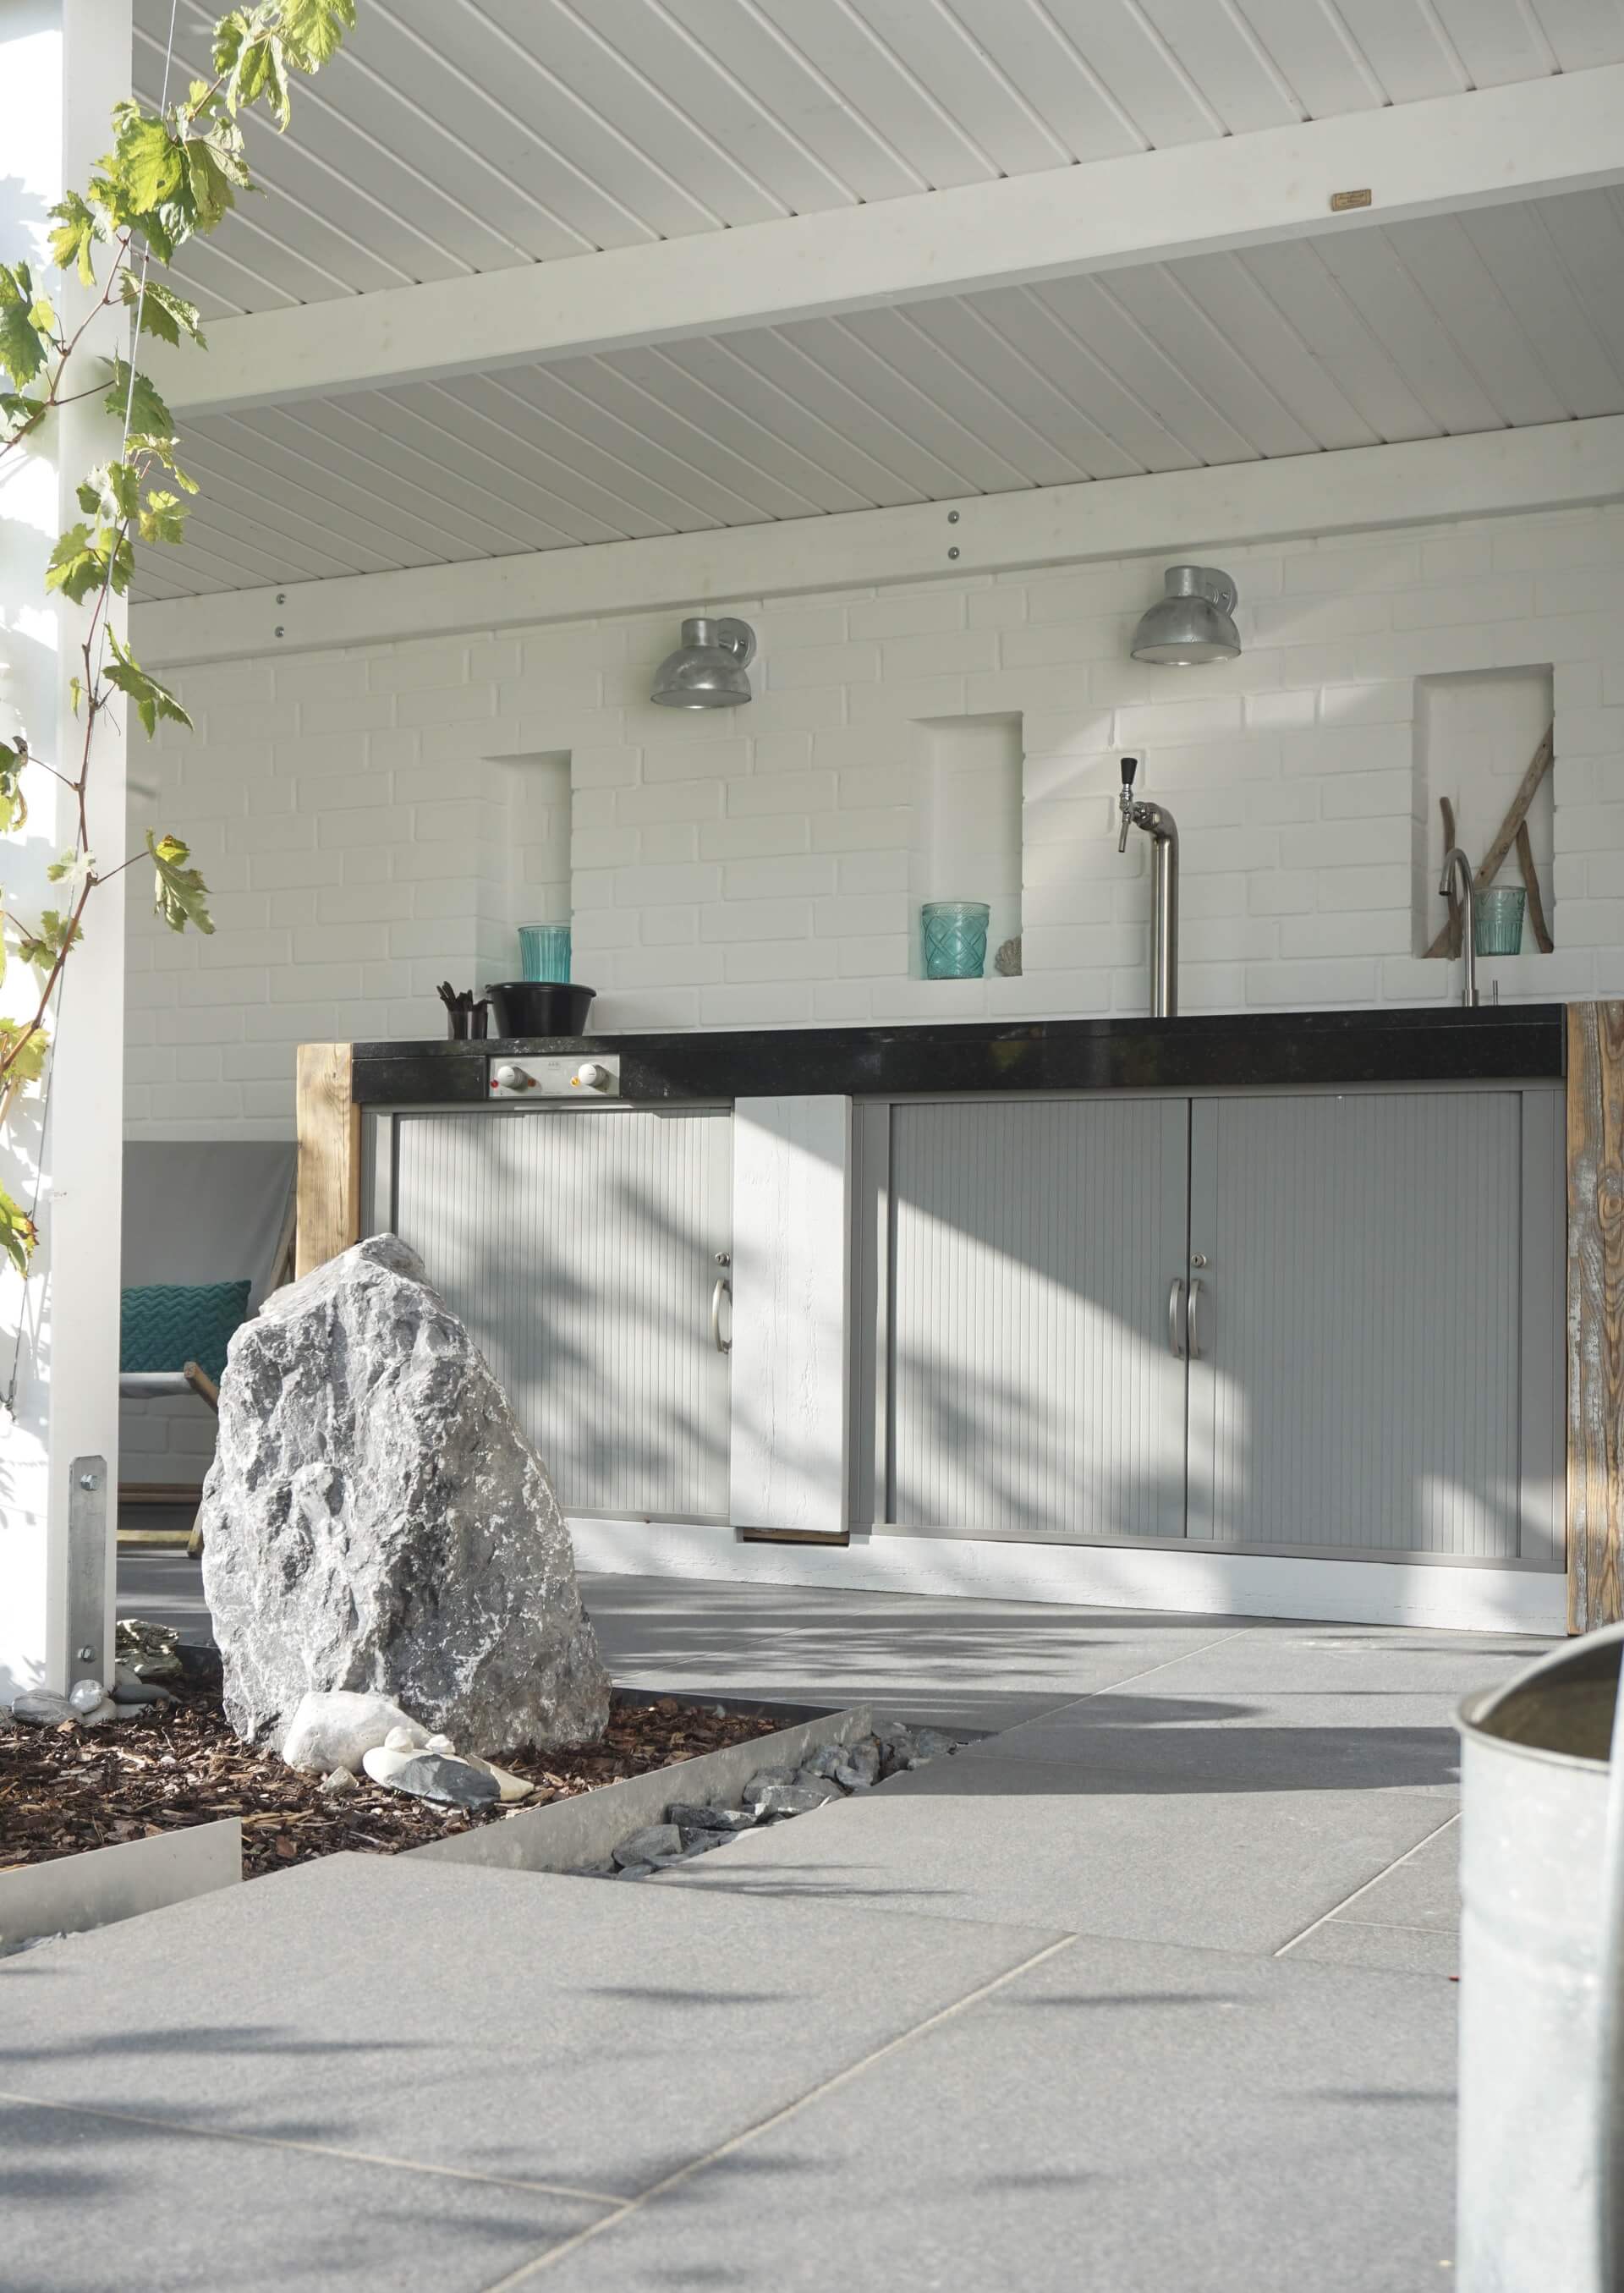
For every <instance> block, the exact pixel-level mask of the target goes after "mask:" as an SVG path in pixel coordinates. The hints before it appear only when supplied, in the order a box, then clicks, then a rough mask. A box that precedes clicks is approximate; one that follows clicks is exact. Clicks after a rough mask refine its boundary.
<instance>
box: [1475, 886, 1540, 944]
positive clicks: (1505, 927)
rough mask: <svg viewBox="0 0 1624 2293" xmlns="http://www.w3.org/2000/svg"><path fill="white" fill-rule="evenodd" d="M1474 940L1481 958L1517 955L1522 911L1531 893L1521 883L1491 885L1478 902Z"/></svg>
mask: <svg viewBox="0 0 1624 2293" xmlns="http://www.w3.org/2000/svg"><path fill="white" fill-rule="evenodd" d="M1475 905H1476V909H1477V921H1476V928H1475V929H1474V932H1473V935H1472V936H1473V939H1474V943H1475V944H1476V947H1477V952H1478V953H1479V954H1480V955H1515V954H1516V953H1517V952H1519V950H1520V949H1521V947H1522V945H1523V910H1524V908H1526V907H1527V905H1528V894H1527V893H1526V892H1525V891H1524V890H1523V887H1522V886H1521V884H1492V885H1490V887H1489V889H1488V890H1487V891H1486V892H1480V893H1479V894H1478V895H1477V899H1476V902H1475Z"/></svg>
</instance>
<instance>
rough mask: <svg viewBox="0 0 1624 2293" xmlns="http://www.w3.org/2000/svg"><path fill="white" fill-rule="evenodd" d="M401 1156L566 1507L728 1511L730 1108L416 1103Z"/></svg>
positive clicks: (470, 1313)
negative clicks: (422, 1108) (716, 1325)
mask: <svg viewBox="0 0 1624 2293" xmlns="http://www.w3.org/2000/svg"><path fill="white" fill-rule="evenodd" d="M395 1155H396V1162H395V1173H394V1204H395V1231H396V1232H397V1233H398V1234H399V1235H400V1236H401V1237H402V1240H403V1241H406V1242H409V1243H410V1244H411V1246H412V1248H413V1249H414V1250H416V1251H418V1252H419V1253H420V1255H421V1256H422V1258H423V1260H424V1262H425V1264H426V1267H427V1268H428V1272H429V1276H430V1277H431V1279H432V1280H433V1281H434V1283H435V1284H436V1285H437V1286H438V1287H439V1288H440V1289H441V1290H442V1291H443V1292H444V1294H445V1296H446V1297H447V1299H448V1300H450V1301H451V1304H452V1305H453V1306H455V1308H456V1309H457V1310H458V1312H459V1314H460V1315H461V1316H462V1317H463V1318H464V1319H465V1321H466V1322H467V1325H468V1326H469V1328H470V1329H471V1330H472V1331H473V1333H474V1334H475V1338H476V1340H477V1341H478V1343H479V1345H480V1346H481V1348H482V1349H483V1352H484V1354H485V1357H486V1358H487V1359H488V1360H489V1362H490V1364H491V1368H492V1369H493V1370H494V1371H495V1372H496V1374H497V1376H498V1377H499V1379H500V1380H501V1381H502V1383H503V1385H504V1386H505V1388H506V1390H507V1391H508V1396H509V1398H511V1400H512V1402H513V1405H514V1407H515V1409H516V1412H517V1414H518V1416H519V1420H520V1422H521V1423H522V1424H523V1425H524V1429H525V1430H526V1432H527V1433H528V1434H529V1435H530V1437H531V1438H532V1440H533V1441H534V1443H535V1445H536V1446H537V1448H538V1450H539V1451H540V1454H541V1456H542V1458H543V1459H544V1460H545V1462H546V1463H547V1466H548V1470H549V1471H550V1472H551V1473H552V1476H553V1479H554V1482H555V1484H556V1487H557V1490H558V1495H559V1499H560V1502H561V1503H563V1505H564V1509H565V1510H566V1511H572V1512H599V1513H628V1514H636V1513H646V1514H652V1515H653V1516H654V1518H655V1519H670V1518H678V1519H726V1517H727V1455H728V1441H729V1420H728V1406H729V1400H728V1376H727V1357H726V1356H725V1355H723V1354H721V1353H719V1351H718V1349H717V1348H716V1345H715V1343H714V1342H713V1341H712V1336H711V1297H712V1293H713V1291H714V1288H715V1284H716V1283H717V1280H718V1278H719V1273H720V1270H721V1269H719V1267H718V1265H717V1252H719V1251H726V1250H727V1249H728V1247H729V1239H730V1235H731V1230H732V1228H731V1219H732V1211H731V1179H732V1123H731V1118H730V1117H729V1116H728V1115H727V1114H721V1113H710V1112H690V1111H688V1110H686V1109H684V1110H680V1111H674V1112H672V1113H670V1114H666V1113H659V1114H656V1113H654V1112H653V1111H651V1110H649V1109H646V1108H641V1107H636V1108H633V1107H605V1108H603V1109H597V1108H591V1109H586V1108H579V1109H578V1108H573V1107H571V1108H567V1109H560V1110H557V1111H554V1110H552V1109H548V1108H535V1109H531V1108H528V1107H527V1108H524V1110H523V1111H518V1110H516V1111H514V1112H512V1113H509V1112H508V1111H507V1110H505V1109H504V1110H501V1111H499V1110H497V1109H495V1108H485V1107H482V1108H480V1109H479V1111H478V1112H477V1113H473V1112H470V1113H468V1114H402V1115H400V1116H398V1117H397V1118H396V1125H395Z"/></svg>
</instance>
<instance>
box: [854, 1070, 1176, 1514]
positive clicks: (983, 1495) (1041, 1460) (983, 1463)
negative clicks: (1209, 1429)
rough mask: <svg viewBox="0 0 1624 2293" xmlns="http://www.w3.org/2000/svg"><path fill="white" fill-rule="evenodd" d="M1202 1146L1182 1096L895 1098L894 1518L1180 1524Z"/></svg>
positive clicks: (888, 1440) (887, 1452)
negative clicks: (1188, 1228) (1196, 1144)
mask: <svg viewBox="0 0 1624 2293" xmlns="http://www.w3.org/2000/svg"><path fill="white" fill-rule="evenodd" d="M1188 1140H1189V1102H1188V1101H1187V1100H1185V1099H1177V1100H1160V1099H1123V1100H1115V1101H1112V1100H1107V1099H1103V1098H1095V1099H1055V1098H1050V1099H1044V1100H1014V1101H1011V1100H1004V1101H979V1102H970V1103H968V1104H966V1103H961V1104H958V1105H956V1106H955V1105H942V1104H933V1105H903V1106H897V1107H895V1108H894V1109H893V1111H892V1118H891V1130H890V1155H889V1179H888V1189H887V1192H888V1211H889V1283H888V1289H889V1312H888V1317H887V1321H888V1326H887V1330H886V1333H885V1345H886V1349H887V1353H888V1365H887V1370H886V1390H887V1408H886V1419H887V1423H886V1426H885V1429H884V1434H883V1451H884V1454H883V1459H882V1463H883V1466H884V1468H885V1469H886V1479H887V1483H888V1486H889V1515H888V1518H889V1519H890V1520H892V1521H893V1522H895V1523H897V1524H898V1525H900V1526H905V1527H921V1528H937V1529H943V1528H946V1529H955V1530H957V1531H959V1532H960V1533H961V1534H965V1535H980V1536H1007V1537H1012V1538H1027V1539H1035V1540H1055V1541H1070V1542H1092V1541H1095V1540H1101V1539H1109V1538H1112V1537H1121V1536H1131V1537H1162V1536H1181V1535H1183V1533H1184V1480H1185V1375H1184V1364H1183V1362H1182V1360H1181V1359H1179V1358H1178V1357H1175V1355H1174V1353H1173V1349H1172V1346H1171V1344H1170V1338H1169V1317H1168V1295H1169V1290H1170V1288H1171V1285H1172V1284H1173V1282H1174V1281H1176V1280H1180V1279H1181V1278H1182V1276H1183V1275H1184V1270H1185V1268H1184V1257H1185V1248H1186V1236H1185V1222H1186V1213H1187V1195H1188V1159H1187V1158H1188ZM877 1479H878V1477H877Z"/></svg>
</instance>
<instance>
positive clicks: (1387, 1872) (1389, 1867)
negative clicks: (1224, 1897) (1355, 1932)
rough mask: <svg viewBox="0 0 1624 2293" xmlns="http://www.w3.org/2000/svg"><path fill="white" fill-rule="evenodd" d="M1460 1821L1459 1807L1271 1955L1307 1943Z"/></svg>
mask: <svg viewBox="0 0 1624 2293" xmlns="http://www.w3.org/2000/svg"><path fill="white" fill-rule="evenodd" d="M1459 1821H1460V1810H1459V1809H1458V1808H1456V1809H1455V1810H1454V1811H1453V1812H1452V1813H1451V1814H1449V1815H1448V1816H1446V1817H1445V1818H1444V1820H1443V1821H1442V1822H1441V1823H1440V1824H1437V1825H1435V1826H1434V1827H1433V1829H1432V1830H1431V1831H1429V1832H1428V1833H1427V1835H1426V1836H1425V1839H1417V1842H1416V1843H1415V1845H1414V1846H1413V1847H1407V1848H1406V1849H1405V1851H1404V1852H1403V1854H1402V1855H1395V1856H1394V1857H1393V1860H1392V1862H1391V1863H1389V1864H1386V1865H1384V1868H1382V1869H1381V1870H1379V1871H1378V1872H1377V1873H1376V1876H1375V1877H1374V1878H1373V1879H1367V1880H1366V1881H1365V1884H1364V1885H1363V1886H1362V1887H1355V1888H1354V1890H1353V1892H1352V1894H1351V1895H1344V1897H1343V1899H1342V1900H1341V1901H1340V1902H1339V1903H1333V1904H1332V1905H1331V1908H1330V1909H1329V1910H1328V1911H1322V1912H1321V1913H1320V1916H1319V1917H1318V1918H1317V1919H1315V1920H1313V1921H1312V1922H1311V1924H1309V1925H1308V1926H1305V1927H1304V1928H1303V1932H1302V1933H1301V1934H1295V1935H1293V1936H1292V1937H1291V1939H1290V1941H1288V1942H1283V1943H1282V1944H1281V1945H1280V1947H1279V1950H1277V1951H1275V1952H1274V1953H1272V1956H1273V1957H1276V1958H1284V1957H1286V1954H1287V1951H1293V1950H1295V1949H1296V1947H1297V1945H1298V1944H1299V1943H1300V1942H1306V1941H1308V1939H1309V1937H1310V1935H1311V1934H1318V1933H1319V1932H1320V1928H1321V1927H1322V1926H1326V1925H1328V1924H1329V1922H1330V1921H1331V1920H1332V1919H1334V1918H1335V1917H1336V1914H1337V1913H1338V1911H1345V1910H1346V1909H1347V1908H1348V1905H1349V1904H1350V1903H1356V1902H1358V1900H1359V1899H1360V1896H1361V1895H1368V1893H1369V1892H1370V1890H1371V1888H1372V1887H1379V1886H1380V1884H1381V1883H1382V1881H1383V1880H1384V1879H1389V1878H1391V1877H1392V1876H1393V1873H1394V1872H1395V1871H1401V1870H1402V1869H1403V1868H1404V1866H1405V1864H1406V1863H1408V1862H1409V1861H1411V1860H1412V1859H1413V1858H1414V1857H1416V1856H1417V1855H1419V1853H1420V1852H1421V1850H1422V1849H1423V1848H1424V1847H1430V1846H1431V1845H1432V1843H1433V1840H1434V1839H1441V1838H1442V1836H1443V1835H1444V1833H1445V1832H1446V1831H1447V1830H1448V1829H1449V1826H1450V1825H1451V1824H1453V1823H1458V1822H1459ZM1348 1924H1349V1925H1350V1926H1374V1925H1377V1924H1381V1925H1388V1924H1392V1922H1391V1921H1387V1920H1382V1921H1376V1920H1373V1919H1350V1920H1349V1922H1348ZM1426 1932H1429V1933H1435V1932H1439V1930H1437V1929H1435V1928H1429V1929H1427V1930H1426Z"/></svg>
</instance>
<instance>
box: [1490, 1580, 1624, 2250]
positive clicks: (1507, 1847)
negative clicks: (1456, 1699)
mask: <svg viewBox="0 0 1624 2293" xmlns="http://www.w3.org/2000/svg"><path fill="white" fill-rule="evenodd" d="M1621 1651H1624V1626H1618V1625H1615V1626H1612V1627H1609V1628H1608V1629H1607V1630H1606V1631H1604V1632H1598V1633H1590V1634H1588V1635H1587V1637H1586V1638H1584V1639H1582V1640H1579V1641H1573V1642H1572V1643H1571V1645H1570V1646H1568V1647H1566V1648H1562V1649H1557V1650H1556V1652H1555V1654H1554V1655H1552V1656H1548V1657H1543V1658H1541V1660H1540V1661H1539V1663H1538V1664H1535V1665H1531V1666H1530V1667H1529V1669H1528V1670H1527V1671H1525V1672H1523V1673H1519V1674H1518V1675H1517V1677H1516V1678H1515V1679H1514V1680H1512V1681H1508V1682H1507V1683H1506V1684H1505V1685H1503V1686H1501V1687H1498V1688H1494V1689H1486V1690H1485V1691H1483V1692H1482V1694H1480V1695H1477V1696H1474V1697H1468V1698H1467V1699H1466V1703H1465V1704H1463V1705H1462V1706H1461V1709H1460V1718H1459V1726H1460V1732H1461V1739H1462V1770H1461V1774H1462V1790H1463V1800H1464V1811H1463V1819H1462V1831H1463V1838H1462V1873H1461V1887H1462V1892H1463V1895H1464V1897H1465V1916H1464V1918H1463V1922H1462V1927H1461V2043H1460V2171H1459V2180H1458V2253H1457V2260H1456V2270H1457V2276H1456V2282H1457V2284H1458V2286H1459V2288H1460V2293H1613V2288H1612V2281H1611V2279H1610V2276H1609V2275H1608V2273H1607V2257H1608V2256H1609V2255H1610V2254H1611V2253H1612V2251H1613V2250H1614V2249H1615V2240H1614V2238H1613V2234H1612V2222H1611V2220H1610V2219H1609V2218H1608V2215H1609V2208H1610V2206H1611V2204H1612V2202H1614V2201H1615V2200H1616V2198H1617V2195H1618V2190H1617V2182H1618V2176H1617V2175H1616V2173H1615V2172H1614V2171H1613V2170H1612V2163H1611V2161H1612V2159H1614V2158H1616V2157H1617V2155H1618V2152H1617V2150H1616V2147H1615V2145H1614V2141H1613V2129H1614V2126H1615V2121H1616V2095H1617V2092H1618V2084H1619V2082H1618V2079H1617V2076H1616V2070H1615V2067H1614V2065H1615V2063H1616V2060H1617V2054H1618V2044H1619V2038H1620V2031H1621V2030H1624V2018H1621V2017H1620V2013H1619V2011H1618V1999H1619V1992H1620V1973H1621V1971H1624V1970H1621V1967H1620V1940H1621V1937H1620V1932H1619V1930H1620V1920H1619V1916H1618V1911H1617V1906H1618V1899H1619V1886H1618V1884H1616V1882H1617V1876H1618V1875H1619V1873H1620V1869H1621V1868H1624V1864H1621V1862H1620V1826H1619V1825H1617V1824H1616V1823H1615V1824H1614V1825H1613V1827H1612V1834H1611V1837H1610V1829H1609V1820H1608V1800H1609V1783H1610V1777H1611V1773H1612V1769H1611V1767H1610V1747H1611V1745H1612V1734H1613V1724H1614V1714H1615V1709H1616V1706H1617V1705H1618V1701H1619V1697H1618V1685H1619V1665H1620V1652H1621ZM1619 1770H1620V1774H1624V1762H1620V1763H1619ZM1610 1907H1611V1908H1612V1916H1606V1913H1607V1912H1608V1910H1609V1908H1610Z"/></svg>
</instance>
